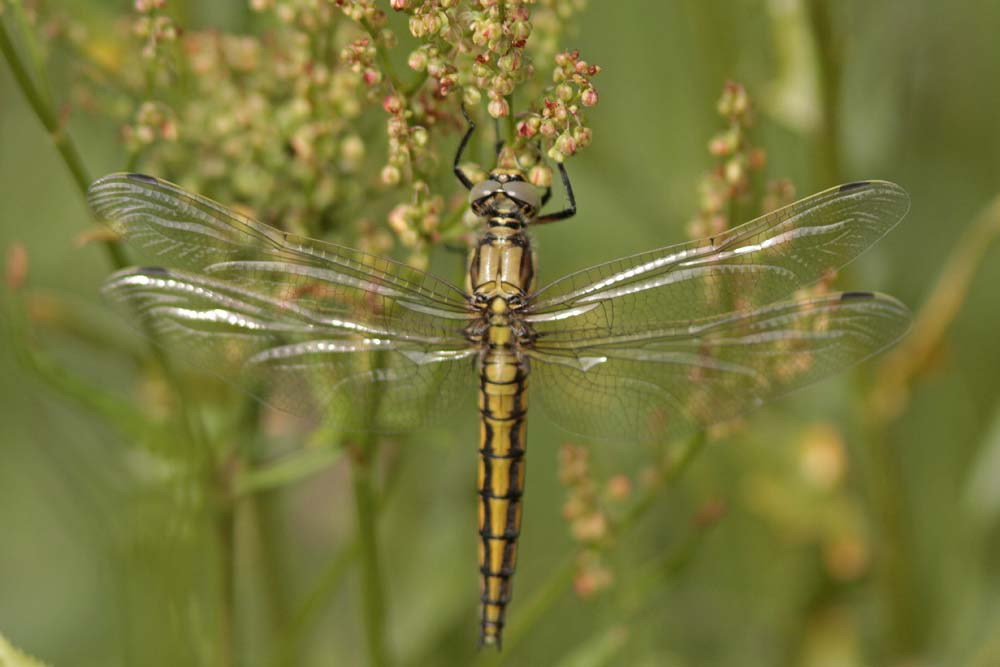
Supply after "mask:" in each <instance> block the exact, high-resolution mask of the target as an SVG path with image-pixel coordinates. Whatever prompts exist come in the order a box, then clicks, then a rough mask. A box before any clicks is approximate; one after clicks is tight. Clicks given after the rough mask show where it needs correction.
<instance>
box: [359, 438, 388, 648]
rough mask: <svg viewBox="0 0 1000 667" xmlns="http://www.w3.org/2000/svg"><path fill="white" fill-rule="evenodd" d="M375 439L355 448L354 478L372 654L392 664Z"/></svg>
mask: <svg viewBox="0 0 1000 667" xmlns="http://www.w3.org/2000/svg"><path fill="white" fill-rule="evenodd" d="M375 449H376V447H375V440H374V438H369V439H368V442H366V443H365V444H364V445H362V446H360V447H356V448H355V449H354V452H353V453H354V456H353V457H352V461H351V463H352V465H351V479H352V482H353V487H354V507H355V512H356V515H357V522H358V526H357V530H358V546H359V547H360V555H361V596H362V604H363V617H364V625H365V637H366V639H367V642H368V658H369V664H371V665H372V667H384V666H385V665H388V664H389V660H388V653H387V651H386V646H385V593H384V590H383V585H382V573H381V568H380V563H379V552H378V535H377V526H376V522H377V516H376V502H377V501H376V497H375V485H374V474H373V459H374V455H375Z"/></svg>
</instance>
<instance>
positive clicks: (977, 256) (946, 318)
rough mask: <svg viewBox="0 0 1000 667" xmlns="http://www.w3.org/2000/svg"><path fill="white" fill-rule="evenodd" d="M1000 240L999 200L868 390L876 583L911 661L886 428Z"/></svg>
mask: <svg viewBox="0 0 1000 667" xmlns="http://www.w3.org/2000/svg"><path fill="white" fill-rule="evenodd" d="M998 238H1000V196H998V197H996V198H994V199H993V201H992V202H991V203H990V205H989V206H988V207H987V208H986V210H985V211H984V212H983V213H982V214H981V215H980V216H979V217H978V218H977V220H976V221H975V222H974V223H973V224H972V225H971V226H969V227H968V228H967V229H966V230H965V232H964V233H963V234H962V237H961V238H960V239H959V241H958V243H957V244H956V246H955V248H954V250H952V252H951V254H950V255H949V257H948V260H947V261H946V263H945V266H944V268H943V269H942V271H941V275H940V277H939V278H938V280H937V282H936V284H935V286H934V289H933V290H932V292H931V295H930V296H929V297H928V298H927V301H926V303H925V304H924V306H923V307H922V308H921V309H920V311H919V313H917V315H916V318H915V322H914V325H913V329H912V331H911V332H910V334H909V336H907V337H906V339H904V340H903V342H902V343H900V345H899V346H898V347H897V348H896V349H895V350H893V351H892V352H891V353H890V354H889V355H888V356H886V357H885V359H884V360H883V361H882V362H881V363H880V364H879V366H878V369H877V372H876V380H875V382H874V383H873V384H872V386H871V387H870V388H869V390H868V394H867V397H868V400H867V401H866V402H865V404H866V408H867V409H866V411H865V415H864V416H865V420H864V425H865V429H866V432H867V440H868V442H867V443H866V444H867V447H866V448H865V452H866V454H867V456H868V466H867V467H868V487H869V490H868V492H869V495H870V496H871V497H872V498H873V502H872V505H873V506H874V515H875V516H874V521H875V523H876V525H877V527H878V530H877V533H878V534H879V535H880V536H881V537H880V546H881V549H882V553H881V558H880V559H879V567H878V572H879V577H880V583H881V586H882V589H883V597H884V602H883V604H884V605H885V609H886V614H887V624H888V626H889V629H890V633H891V636H892V641H893V647H892V650H893V652H894V653H895V654H896V655H897V656H901V657H903V658H907V657H910V656H913V655H914V654H916V653H917V652H919V650H920V644H921V641H922V632H921V630H922V626H921V623H920V615H919V609H920V608H919V606H918V605H916V604H915V602H914V601H915V600H916V598H917V595H916V591H915V586H916V583H915V582H916V575H915V573H914V572H913V570H912V565H911V563H910V559H909V557H908V556H909V553H910V551H911V550H910V541H909V535H908V533H907V530H906V523H905V521H904V519H905V517H904V507H903V506H902V504H901V500H900V499H901V498H902V497H904V496H903V494H904V491H905V484H904V479H903V474H902V471H901V470H900V466H899V460H898V457H896V456H894V455H893V454H894V452H893V449H892V443H891V440H890V434H889V429H890V427H891V424H892V423H893V422H894V421H895V420H896V419H897V418H898V417H899V415H900V414H902V412H903V411H904V410H905V409H906V405H907V404H908V402H909V392H910V388H911V385H912V383H913V381H914V379H915V378H916V377H918V376H919V374H920V373H921V372H922V371H923V370H924V369H925V368H926V366H927V365H928V364H929V363H931V358H932V357H933V355H934V352H935V350H937V349H938V348H939V346H940V345H941V342H942V340H943V339H944V337H945V335H946V333H947V330H948V328H949V327H950V326H951V324H952V322H954V320H955V317H956V316H957V315H958V313H959V311H960V310H961V307H962V304H963V303H964V302H965V299H966V296H967V294H968V290H969V287H970V285H971V283H972V279H973V277H974V275H975V273H976V271H977V270H978V268H979V267H980V266H981V264H982V261H983V258H984V257H985V255H986V252H987V250H988V249H989V248H990V247H992V245H993V244H995V243H996V242H997V239H998Z"/></svg>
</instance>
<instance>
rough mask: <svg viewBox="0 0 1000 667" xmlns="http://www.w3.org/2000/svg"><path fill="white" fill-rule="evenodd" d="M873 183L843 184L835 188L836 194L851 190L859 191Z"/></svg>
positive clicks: (855, 182) (853, 182)
mask: <svg viewBox="0 0 1000 667" xmlns="http://www.w3.org/2000/svg"><path fill="white" fill-rule="evenodd" d="M872 182H873V181H852V182H850V183H844V184H843V185H841V186H840V187H838V188H837V192H851V191H853V190H859V189H861V188H863V187H866V186H868V185H871V184H872Z"/></svg>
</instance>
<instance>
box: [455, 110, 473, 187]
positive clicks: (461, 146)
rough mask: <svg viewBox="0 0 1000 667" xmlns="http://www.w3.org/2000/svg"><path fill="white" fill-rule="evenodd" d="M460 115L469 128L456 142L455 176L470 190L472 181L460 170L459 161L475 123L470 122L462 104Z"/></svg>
mask: <svg viewBox="0 0 1000 667" xmlns="http://www.w3.org/2000/svg"><path fill="white" fill-rule="evenodd" d="M462 115H463V116H465V122H466V123H468V124H469V129H468V130H466V131H465V136H463V137H462V141H461V143H459V144H458V151H457V152H456V153H455V165H454V167H455V176H457V177H458V180H459V181H460V182H461V183H462V185H464V186H465V189H466V190H471V189H472V181H471V180H469V177H468V176H466V175H465V172H464V171H462V167H460V166H459V163H460V162H461V161H462V153H464V152H465V146H466V144H468V143H469V138H470V137H471V136H472V133H473V132H475V130H476V124H475V123H473V122H472V119H471V118H469V113H468V112H467V111H466V110H465V105H464V104H463V105H462Z"/></svg>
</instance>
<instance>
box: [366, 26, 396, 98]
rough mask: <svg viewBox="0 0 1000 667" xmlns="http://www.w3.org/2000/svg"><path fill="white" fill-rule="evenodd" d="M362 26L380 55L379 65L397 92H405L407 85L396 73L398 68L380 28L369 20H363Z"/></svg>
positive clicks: (376, 53) (376, 52)
mask: <svg viewBox="0 0 1000 667" xmlns="http://www.w3.org/2000/svg"><path fill="white" fill-rule="evenodd" d="M361 27H362V28H364V29H365V32H367V33H368V36H369V37H371V39H372V44H374V45H375V55H376V56H377V57H378V62H379V65H381V66H382V71H383V72H385V75H386V77H387V78H388V79H389V83H391V84H392V87H393V88H394V89H395V90H396V92H397V93H401V94H405V91H406V90H407V88H406V86H404V85H403V82H402V80H401V79H400V78H399V76H397V75H396V68H395V67H393V65H392V59H390V58H389V51H388V50H387V49H386V48H385V44H383V43H382V40H381V39H380V38H379V34H378V30H376V29H375V28H374V27H373V26H372V25H371V24H370V23H369V22H368V21H361Z"/></svg>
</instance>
